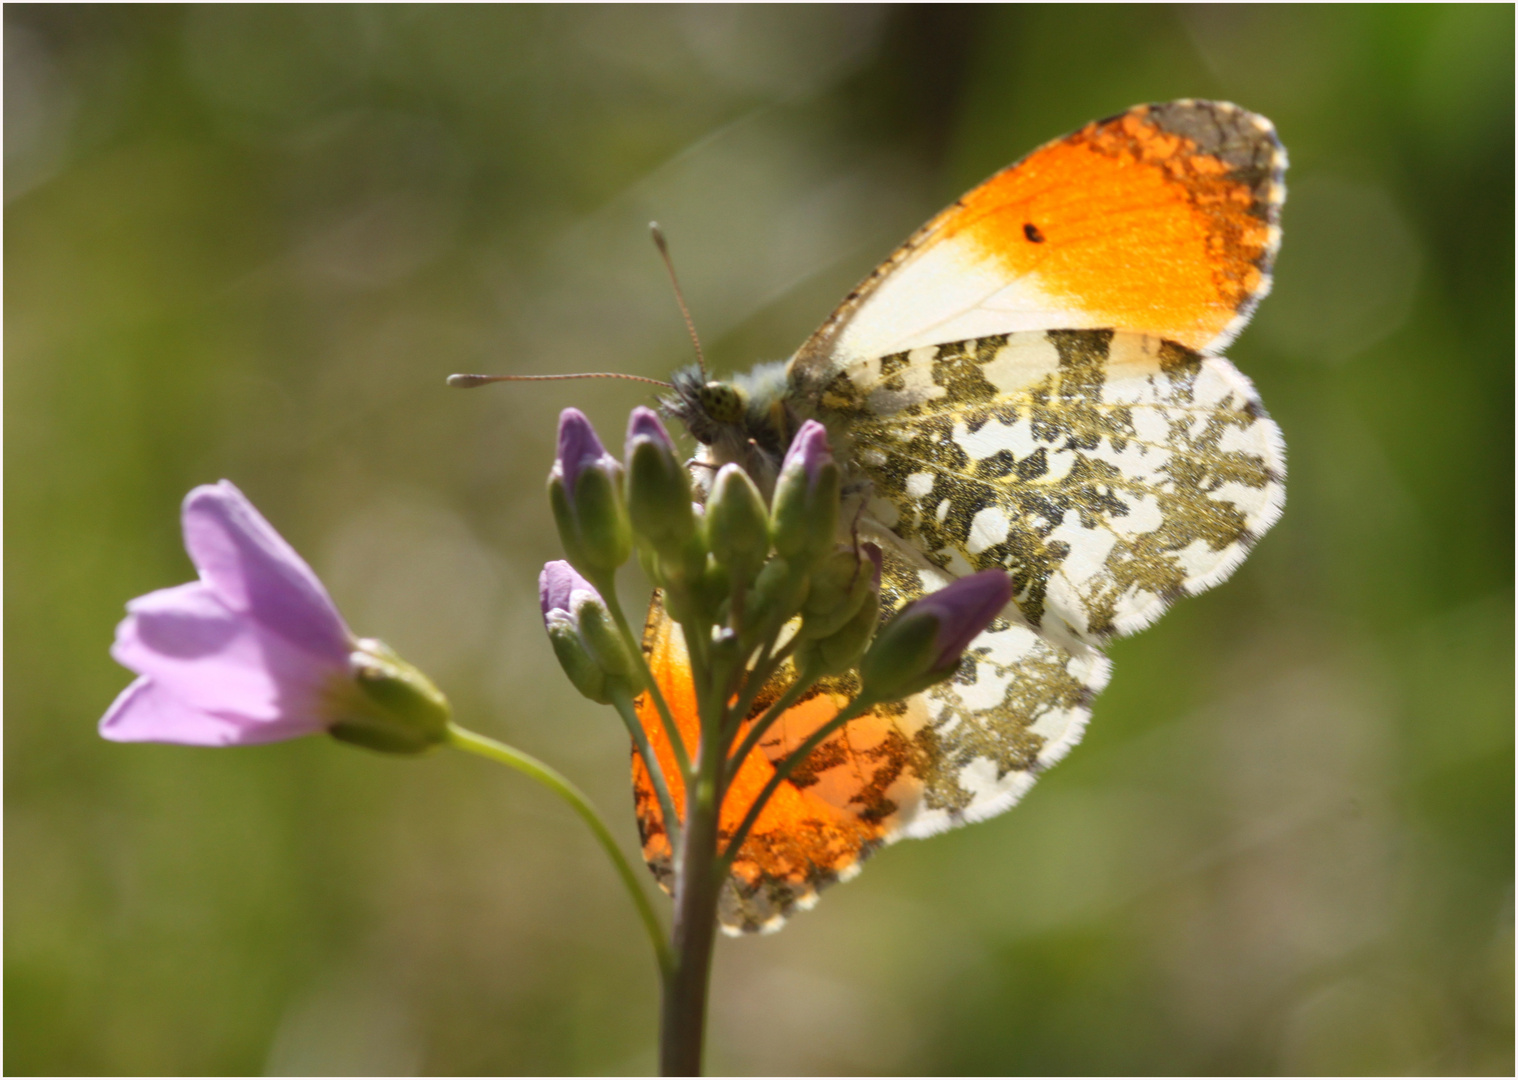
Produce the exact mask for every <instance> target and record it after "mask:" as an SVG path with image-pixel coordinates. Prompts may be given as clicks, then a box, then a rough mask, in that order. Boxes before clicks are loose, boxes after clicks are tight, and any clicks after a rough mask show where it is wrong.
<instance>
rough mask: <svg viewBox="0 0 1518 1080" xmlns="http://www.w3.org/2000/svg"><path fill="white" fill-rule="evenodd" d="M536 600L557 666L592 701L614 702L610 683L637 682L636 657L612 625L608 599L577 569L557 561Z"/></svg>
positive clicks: (540, 582) (548, 568) (544, 575)
mask: <svg viewBox="0 0 1518 1080" xmlns="http://www.w3.org/2000/svg"><path fill="white" fill-rule="evenodd" d="M538 604H539V606H540V607H541V608H542V611H543V625H544V627H545V628H546V629H547V631H548V640H549V642H550V643H551V644H552V645H553V651H554V655H555V656H557V657H558V658H559V666H560V667H562V668H563V669H564V674H565V675H567V676H569V681H570V682H571V683H573V684H574V688H575V689H576V690H578V691H579V692H580V693H581V694H583V695H584V696H586V697H588V698H590V700H592V701H595V702H598V703H600V704H602V705H609V704H611V700H612V698H611V694H610V687H609V685H608V684H609V682H611V681H613V680H621V681H622V682H624V683H626V684H628V685H629V687H631V686H632V685H633V684H634V683H636V681H637V680H636V678H635V677H634V675H633V672H634V670H635V669H634V665H633V660H632V657H631V656H629V655H628V652H627V646H626V645H625V644H624V643H623V642H622V639H621V636H620V635H619V634H618V633H617V631H616V628H615V627H614V626H613V625H612V621H611V614H610V613H609V612H608V611H607V610H606V602H605V601H604V600H602V599H601V594H600V593H598V592H596V590H595V587H594V586H592V585H591V584H590V582H588V581H586V580H585V579H584V578H583V577H581V576H580V575H579V574H577V573H576V572H575V570H574V568H573V567H571V566H570V565H569V564H568V563H566V562H562V561H554V562H551V563H548V564H547V565H546V566H544V567H543V572H542V573H541V574H540V575H539V576H538Z"/></svg>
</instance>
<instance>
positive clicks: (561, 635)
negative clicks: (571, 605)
mask: <svg viewBox="0 0 1518 1080" xmlns="http://www.w3.org/2000/svg"><path fill="white" fill-rule="evenodd" d="M558 614H559V613H556V617H551V618H549V619H548V620H547V623H546V625H547V628H548V642H549V644H550V645H552V646H553V654H554V655H555V656H557V657H558V658H559V666H560V667H561V668H563V669H564V674H565V675H568V676H569V681H570V683H572V684H573V685H574V688H575V689H576V690H578V691H579V692H580V693H581V694H582V695H583V696H585V697H588V698H589V699H590V700H591V701H594V702H596V703H597V704H599V705H610V704H611V695H610V694H608V693H607V692H606V672H605V671H603V670H602V669H601V665H600V664H598V663H596V661H595V658H594V657H592V656H591V655H590V652H589V650H587V649H586V648H585V642H584V640H583V639H582V638H581V637H580V632H579V631H578V630H576V629H575V625H574V622H573V621H571V620H570V619H569V618H567V617H557V615H558Z"/></svg>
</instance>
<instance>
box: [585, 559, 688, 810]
mask: <svg viewBox="0 0 1518 1080" xmlns="http://www.w3.org/2000/svg"><path fill="white" fill-rule="evenodd" d="M592 584H594V585H596V587H597V588H598V589H600V592H601V598H602V599H603V600H605V601H606V610H608V611H610V612H611V619H612V622H614V623H616V624H617V629H618V630H619V631H621V634H622V640H623V641H624V642H625V643H626V644H627V647H628V649H629V650H630V651H631V652H632V654H633V656H634V657H635V658H636V659H637V662H638V670H639V671H640V672H641V673H642V675H643V684H644V685H645V686H647V687H648V696H649V697H651V698H652V699H653V702H654V708H656V709H658V710H659V720H660V722H661V723H662V724H663V725H664V734H665V736H666V737H667V738H668V739H669V744H670V748H671V749H672V750H674V752H675V764H676V765H678V766H680V774H681V775H682V776H684V777H685V779H686V782H687V783H689V782H690V779H691V777H692V775H693V774H692V773H691V768H690V755H689V754H688V753H686V750H685V740H684V739H682V738H681V737H680V729H679V728H678V727H676V726H675V718H674V716H673V715H671V714H670V711H669V703H668V702H667V701H665V700H664V693H663V691H661V690H660V689H659V683H658V681H657V680H656V679H655V678H654V673H653V671H652V669H650V668H649V666H648V657H646V656H644V655H643V642H642V640H641V639H639V638H637V637H634V636H633V632H632V627H631V626H629V625H628V622H627V616H626V615H625V614H623V612H622V604H621V602H620V601H618V600H617V593H616V589H615V588H614V587H612V583H611V582H607V583H606V585H607V587H606V588H601V584H600V583H598V582H592Z"/></svg>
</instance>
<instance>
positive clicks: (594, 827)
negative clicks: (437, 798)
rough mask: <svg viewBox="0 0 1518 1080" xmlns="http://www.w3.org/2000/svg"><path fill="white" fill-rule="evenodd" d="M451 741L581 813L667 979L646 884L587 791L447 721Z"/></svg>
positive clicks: (667, 962) (665, 953)
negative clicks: (529, 780)
mask: <svg viewBox="0 0 1518 1080" xmlns="http://www.w3.org/2000/svg"><path fill="white" fill-rule="evenodd" d="M448 744H449V745H450V746H454V747H456V748H458V749H460V750H464V751H466V752H468V753H471V754H478V755H479V756H480V757H483V758H489V759H490V760H491V761H496V762H499V763H500V764H502V765H509V766H510V767H511V768H513V769H515V770H517V772H519V773H522V774H524V775H526V776H530V777H532V779H534V780H536V781H537V782H538V783H540V784H542V785H543V786H544V787H546V788H548V789H549V790H550V791H552V792H553V793H554V794H556V795H558V796H559V797H560V798H561V799H563V800H564V801H565V802H567V803H568V804H569V805H570V807H571V808H572V809H573V810H574V812H575V813H576V814H578V815H579V816H580V820H582V821H583V822H585V824H586V825H588V826H589V827H590V831H591V832H592V833H594V834H595V837H596V840H597V842H599V843H600V845H601V847H602V848H603V849H604V850H605V852H606V854H607V856H608V857H609V858H610V859H611V861H612V865H613V866H615V867H616V870H617V876H618V877H620V878H621V879H622V884H623V885H625V886H627V894H628V896H630V897H631V898H632V902H633V906H635V907H636V908H637V909H638V916H639V917H640V918H641V919H642V920H643V926H644V928H645V929H646V930H647V931H648V939H649V941H650V942H652V943H653V947H654V957H655V959H656V960H657V961H658V964H659V974H660V976H661V977H662V978H663V979H664V980H665V981H666V982H667V981H668V979H669V973H670V971H671V969H672V968H673V964H672V962H671V959H670V953H669V947H668V946H667V945H665V943H664V930H663V928H662V927H660V925H659V917H658V915H656V914H655V913H654V907H653V904H652V903H651V902H650V901H649V899H648V894H647V893H645V892H644V891H643V886H642V884H641V883H640V880H639V878H638V875H637V874H636V873H635V872H634V870H633V867H632V864H631V863H630V862H628V861H627V856H625V855H623V854H622V849H621V848H619V847H618V846H617V842H616V840H614V839H612V835H611V831H610V830H609V829H607V827H606V823H605V822H603V821H602V820H601V815H600V814H598V813H596V810H595V807H593V806H591V804H590V800H589V799H587V798H586V797H585V794H584V793H583V792H582V791H581V790H580V789H579V788H577V787H575V786H574V784H572V783H570V782H569V780H568V779H566V778H565V777H564V776H563V775H562V774H560V773H559V772H558V771H557V770H555V769H553V768H551V767H549V766H548V765H545V764H544V763H543V762H541V761H539V760H538V759H537V758H535V757H533V756H531V755H530V754H524V753H522V751H520V750H518V749H516V748H515V747H512V746H507V745H506V744H505V743H502V742H497V741H496V740H494V739H492V738H489V737H487V736H485V735H480V734H477V733H476V732H473V731H470V730H468V729H467V728H463V727H460V726H459V725H458V724H455V723H452V722H450V723H449V724H448Z"/></svg>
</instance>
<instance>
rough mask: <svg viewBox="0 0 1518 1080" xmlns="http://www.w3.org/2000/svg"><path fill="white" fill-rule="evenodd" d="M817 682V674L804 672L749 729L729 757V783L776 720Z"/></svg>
mask: <svg viewBox="0 0 1518 1080" xmlns="http://www.w3.org/2000/svg"><path fill="white" fill-rule="evenodd" d="M816 681H817V676H816V675H815V674H812V673H810V672H803V673H802V675H801V676H800V677H799V678H797V680H796V681H795V682H793V683H792V684H791V686H790V688H789V689H788V690H786V692H785V693H784V694H782V695H781V696H780V698H779V700H777V701H776V702H775V703H774V704H773V705H771V706H770V707H769V708H768V709H766V710H765V713H764V715H763V716H761V717H760V718H759V719H758V720H756V721H754V723H753V725H752V726H750V728H749V729H748V734H747V735H745V736H744V737H743V741H742V742H741V743H739V744H738V749H737V750H735V751H733V753H731V754H730V755H728V759H727V777H726V779H727V780H728V781H731V780H732V778H733V777H734V776H737V775H738V770H739V769H741V768H742V767H743V762H744V761H745V760H746V759H747V758H748V756H749V754H750V753H751V752H752V751H753V749H754V747H756V746H758V745H759V740H760V739H762V738H764V733H765V732H766V731H768V730H769V729H770V728H771V727H772V726H773V725H774V723H775V721H776V720H778V719H780V714H781V713H783V712H785V710H786V709H789V708H790V707H791V706H792V705H794V704H796V702H797V700H798V699H799V698H800V697H801V695H802V694H805V693H806V692H807V691H808V690H810V689H811V688H812V684H813V683H814V682H816ZM725 786H726V785H724V787H725Z"/></svg>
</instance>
